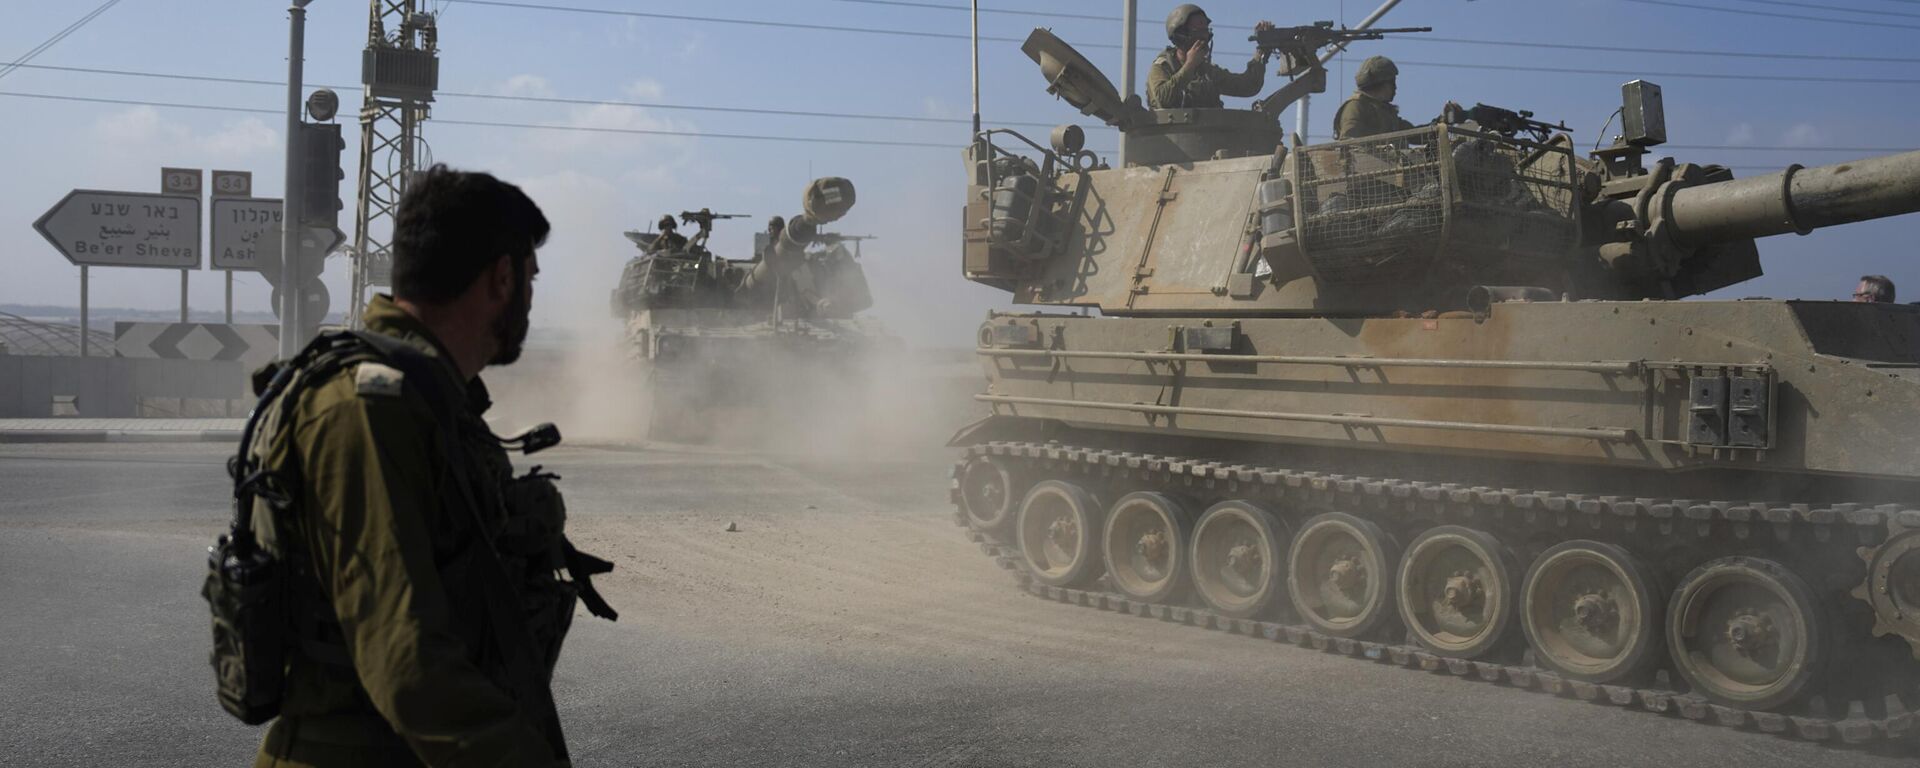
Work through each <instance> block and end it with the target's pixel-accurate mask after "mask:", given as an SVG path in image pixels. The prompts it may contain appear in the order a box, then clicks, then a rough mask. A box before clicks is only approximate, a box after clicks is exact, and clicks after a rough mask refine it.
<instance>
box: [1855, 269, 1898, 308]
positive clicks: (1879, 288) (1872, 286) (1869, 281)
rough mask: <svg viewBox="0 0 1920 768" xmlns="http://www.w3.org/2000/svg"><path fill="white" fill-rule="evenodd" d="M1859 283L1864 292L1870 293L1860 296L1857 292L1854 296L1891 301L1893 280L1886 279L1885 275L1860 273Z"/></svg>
mask: <svg viewBox="0 0 1920 768" xmlns="http://www.w3.org/2000/svg"><path fill="white" fill-rule="evenodd" d="M1860 285H1862V286H1864V287H1865V288H1866V290H1865V291H1864V292H1865V293H1870V294H1872V295H1871V296H1860V295H1859V294H1855V298H1871V299H1872V300H1873V301H1884V302H1887V303H1889V304H1891V303H1893V300H1894V299H1893V281H1892V280H1889V279H1887V276H1886V275H1861V276H1860Z"/></svg>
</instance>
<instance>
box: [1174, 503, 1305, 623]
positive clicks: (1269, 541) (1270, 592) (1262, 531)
mask: <svg viewBox="0 0 1920 768" xmlns="http://www.w3.org/2000/svg"><path fill="white" fill-rule="evenodd" d="M1285 537H1286V529H1285V528H1283V527H1281V523H1280V520H1279V518H1276V517H1274V516H1273V515H1272V513H1269V512H1267V511H1266V510H1264V509H1261V508H1260V507H1258V506H1255V505H1253V504H1250V503H1248V502H1244V501H1223V502H1220V503H1218V504H1215V505H1213V506H1212V507H1209V508H1208V509H1207V511H1206V512H1205V513H1204V514H1202V515H1200V522H1199V523H1196V524H1195V525H1194V526H1193V545H1192V549H1193V552H1192V557H1191V558H1189V559H1190V561H1191V562H1192V563H1193V588H1194V591H1195V592H1198V593H1200V599H1201V600H1203V601H1205V602H1206V604H1207V605H1208V606H1209V607H1212V608H1213V609H1214V610H1215V611H1219V612H1220V613H1223V614H1226V615H1228V616H1233V617H1235V618H1247V617H1250V616H1254V615H1256V614H1259V613H1261V612H1263V611H1265V610H1266V609H1267V608H1269V607H1271V606H1272V605H1273V604H1274V603H1275V601H1277V600H1278V599H1279V598H1280V593H1281V587H1280V579H1281V574H1283V573H1285V569H1284V568H1282V567H1281V558H1282V557H1284V556H1285V555H1284V554H1282V553H1284V552H1285V551H1286V550H1284V549H1282V548H1281V547H1282V541H1283V540H1284V539H1285Z"/></svg>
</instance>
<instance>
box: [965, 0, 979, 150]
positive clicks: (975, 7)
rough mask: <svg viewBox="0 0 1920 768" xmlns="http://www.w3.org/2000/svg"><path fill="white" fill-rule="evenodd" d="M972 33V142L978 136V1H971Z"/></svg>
mask: <svg viewBox="0 0 1920 768" xmlns="http://www.w3.org/2000/svg"><path fill="white" fill-rule="evenodd" d="M972 8H973V32H972V33H971V34H970V35H969V36H968V39H970V40H972V41H973V136H969V137H967V140H968V141H973V140H974V138H975V137H978V136H979V135H980V0H973V6H972Z"/></svg>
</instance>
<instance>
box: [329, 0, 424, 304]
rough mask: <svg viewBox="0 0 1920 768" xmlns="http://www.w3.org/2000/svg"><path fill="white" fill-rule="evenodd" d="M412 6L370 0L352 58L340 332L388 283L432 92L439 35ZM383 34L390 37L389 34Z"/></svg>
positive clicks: (413, 2)
mask: <svg viewBox="0 0 1920 768" xmlns="http://www.w3.org/2000/svg"><path fill="white" fill-rule="evenodd" d="M420 5H421V3H420V0H371V3H370V6H369V11H368V18H367V48H366V52H365V53H364V54H363V55H362V56H361V59H360V83H361V84H362V85H363V86H365V90H366V97H365V101H364V102H363V103H362V105H361V107H360V179H359V193H358V195H357V196H356V199H355V202H354V217H353V223H354V227H353V251H352V254H351V256H352V263H353V269H352V272H353V277H352V286H351V288H350V289H349V293H348V296H347V325H348V326H349V327H352V328H359V327H361V326H362V324H363V322H364V321H363V318H362V317H361V313H362V312H364V311H365V309H366V303H367V292H368V291H369V290H370V289H372V288H373V286H379V285H390V284H391V281H392V279H393V222H394V218H395V216H396V215H397V214H398V213H399V210H400V198H401V196H403V195H405V194H406V192H407V183H408V182H409V181H410V180H411V178H412V176H413V172H414V169H415V168H417V167H418V164H419V161H420V157H419V150H420V149H421V148H423V144H424V142H422V140H421V139H420V123H421V122H422V121H424V120H426V119H427V116H428V111H429V105H431V104H432V103H433V92H434V91H435V90H436V89H438V88H439V87H440V58H439V53H438V47H439V29H438V27H437V25H436V23H435V21H434V18H433V15H432V14H429V13H424V12H422V11H421V10H420ZM388 30H393V32H392V33H391V34H389V32H388Z"/></svg>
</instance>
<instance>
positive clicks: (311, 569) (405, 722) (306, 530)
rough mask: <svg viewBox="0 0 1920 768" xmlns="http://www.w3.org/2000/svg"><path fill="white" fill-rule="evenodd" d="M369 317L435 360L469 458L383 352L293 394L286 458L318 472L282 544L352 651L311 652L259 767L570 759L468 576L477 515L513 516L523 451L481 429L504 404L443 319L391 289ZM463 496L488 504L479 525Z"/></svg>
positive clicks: (495, 520)
mask: <svg viewBox="0 0 1920 768" xmlns="http://www.w3.org/2000/svg"><path fill="white" fill-rule="evenodd" d="M366 325H367V329H368V330H369V331H372V332H374V333H378V334H383V335H387V336H393V337H397V338H400V339H402V340H404V341H406V342H407V343H409V344H411V345H413V346H415V347H417V348H419V349H421V350H422V351H423V352H426V353H428V354H429V356H430V357H432V358H433V362H434V363H435V365H434V366H433V367H434V368H436V369H437V370H436V371H435V373H436V374H437V375H439V376H441V377H442V380H441V381H440V383H439V386H438V387H437V391H438V392H440V393H443V394H444V395H445V396H446V397H449V398H452V399H455V400H457V401H458V402H456V403H453V405H454V409H453V412H454V413H458V414H462V416H461V417H460V418H461V421H462V424H463V428H462V429H460V430H458V431H457V432H456V434H459V435H460V438H459V443H460V445H459V447H458V448H456V449H455V450H454V451H453V453H454V454H455V455H452V456H449V455H448V452H447V451H446V450H444V449H443V444H444V442H445V441H443V440H441V439H440V438H439V436H440V435H442V434H445V433H443V432H442V431H440V430H441V428H440V427H439V426H438V424H437V423H436V421H435V419H434V415H433V414H434V412H433V411H432V410H430V409H429V406H428V405H427V404H426V402H425V401H424V399H423V398H422V397H420V396H419V394H418V393H419V392H422V391H434V390H423V389H422V388H420V387H418V386H417V383H410V382H407V381H405V380H404V378H405V377H404V376H402V375H401V374H400V373H399V372H398V371H397V370H396V369H393V368H390V367H387V366H384V365H380V364H378V363H360V364H358V365H354V366H349V367H347V368H345V369H343V370H341V371H340V372H339V373H337V374H336V375H334V376H332V377H331V378H330V379H328V380H326V381H322V382H316V384H315V387H314V388H313V389H311V390H308V391H307V393H306V394H305V395H304V396H302V397H301V398H300V399H299V401H298V402H296V403H287V404H282V408H283V412H284V414H287V415H284V416H283V417H282V418H284V419H287V420H286V421H285V423H286V424H287V425H288V429H287V431H286V434H287V435H288V436H287V438H285V439H282V440H281V441H280V442H279V444H278V446H276V447H275V448H273V449H272V450H271V451H270V452H269V453H268V457H269V462H270V465H271V466H281V467H288V468H289V469H290V470H292V471H293V472H294V473H295V474H297V476H298V477H299V478H300V479H301V480H300V482H299V484H298V487H297V489H296V490H295V491H294V496H295V503H294V505H293V507H292V508H293V509H294V510H296V511H297V512H296V514H295V515H294V516H293V518H292V520H293V522H292V524H291V525H289V526H288V529H286V530H279V531H278V532H277V534H276V535H277V536H284V537H286V539H287V540H286V541H284V542H282V543H281V544H280V545H278V546H277V547H276V548H279V549H281V550H282V551H283V552H291V553H292V554H291V556H290V559H291V561H292V562H294V563H296V564H297V566H296V570H298V571H301V572H303V573H302V575H303V579H301V581H302V582H303V583H301V584H300V585H298V586H296V587H295V589H296V590H302V589H305V590H307V592H308V593H314V592H317V593H318V594H317V596H315V597H313V598H311V599H308V600H305V601H298V600H296V602H295V603H294V605H295V606H297V607H296V608H295V613H296V614H298V613H301V612H302V609H303V608H305V609H309V612H311V609H314V608H318V609H320V610H321V611H323V612H324V613H322V615H324V616H326V618H327V619H328V620H329V621H331V620H335V619H337V622H338V624H337V628H333V627H330V628H329V629H325V630H318V631H319V632H321V633H322V634H325V635H330V636H331V637H325V638H321V640H330V641H331V642H332V643H334V644H337V646H338V647H341V648H343V649H344V650H345V656H346V659H344V660H334V661H331V662H329V661H323V660H318V659H316V658H315V657H317V656H320V655H321V654H318V653H313V652H308V653H302V652H300V651H298V650H296V652H295V653H294V658H293V659H292V660H291V661H290V662H289V666H288V677H287V683H286V691H285V698H284V701H283V703H282V706H281V711H280V717H279V718H278V719H277V720H275V721H274V722H273V724H272V726H271V728H270V729H269V730H268V732H267V734H266V737H265V739H264V740H263V741H262V743H261V746H260V752H259V755H258V757H257V758H256V760H255V763H254V764H255V765H256V766H326V765H354V766H386V765H420V764H428V765H530V766H539V765H564V764H565V763H564V761H562V760H560V759H558V758H556V757H555V755H556V754H563V751H562V750H564V747H563V746H562V747H560V749H556V748H555V745H550V744H549V743H548V742H547V740H546V738H545V737H543V735H542V731H541V729H540V728H539V727H537V726H536V725H535V722H534V716H533V715H530V714H529V711H528V709H527V707H526V706H524V705H522V704H517V703H516V701H515V698H514V697H513V696H512V695H511V694H510V693H509V692H508V691H509V687H508V684H507V682H506V681H507V680H508V679H509V676H508V673H507V671H506V670H505V668H504V664H503V663H502V662H501V661H500V660H499V659H500V653H499V652H498V651H497V650H496V649H497V647H498V646H497V644H496V643H494V641H493V640H492V631H491V626H492V625H490V624H489V623H488V622H487V620H486V615H487V614H486V608H485V605H486V603H484V602H483V601H484V600H485V596H484V595H481V594H479V593H478V592H477V589H478V587H477V586H476V584H477V583H478V582H477V581H476V580H475V579H473V578H470V577H467V576H466V575H465V574H467V573H470V572H471V567H472V562H473V555H474V548H475V547H479V546H486V545H485V543H484V542H481V541H478V539H477V537H476V534H477V533H478V531H476V530H475V528H476V526H478V525H484V526H489V527H492V528H493V530H492V531H489V532H488V533H487V535H488V536H489V537H492V536H493V535H494V534H496V533H498V532H499V528H500V526H504V525H505V524H506V520H507V514H506V511H505V509H506V506H505V503H504V502H503V492H502V491H501V488H502V483H503V482H505V481H506V479H507V478H508V476H509V475H510V473H511V471H512V470H511V466H510V465H509V464H508V461H507V456H506V453H505V451H504V450H503V449H502V448H501V447H500V446H499V445H498V444H497V443H494V442H492V441H491V440H483V439H479V437H478V435H490V433H486V432H485V431H484V424H483V423H482V424H480V430H481V431H480V432H479V433H478V435H477V434H476V433H475V432H474V431H473V430H472V429H471V428H470V427H471V426H472V425H473V423H478V420H479V414H480V413H482V412H484V411H485V409H486V407H487V406H488V404H489V402H488V399H487V394H486V387H485V386H484V385H483V384H481V383H480V381H479V379H477V378H476V379H473V380H472V381H471V382H467V381H463V380H462V379H461V377H460V375H459V373H458V370H457V369H456V368H455V367H454V365H453V364H452V361H451V359H450V358H449V356H448V353H447V351H446V350H445V348H443V347H442V346H441V345H440V344H439V342H438V341H437V340H436V339H434V338H433V336H432V334H431V333H430V332H429V331H428V330H427V328H426V326H424V325H423V324H421V323H420V322H419V321H418V320H416V319H414V318H413V317H412V316H410V315H408V314H407V313H405V312H404V311H402V310H401V309H400V308H399V307H398V306H397V305H396V304H394V302H393V301H392V300H391V299H388V298H387V297H385V296H378V297H375V298H374V299H373V301H372V302H371V303H370V304H369V305H368V307H367V311H366ZM284 409H291V410H284ZM449 461H460V462H463V466H464V467H465V472H464V475H463V476H464V477H467V478H470V479H471V481H470V482H468V483H467V485H468V486H469V488H470V489H471V491H470V492H469V493H466V494H462V493H461V492H460V491H459V490H458V489H457V488H455V487H453V486H452V485H451V484H452V483H454V482H456V481H455V480H454V477H455V475H453V474H451V473H449V472H447V471H446V469H447V466H448V465H447V462H449ZM461 499H472V500H473V502H472V503H473V504H477V505H478V506H479V507H480V514H479V516H478V518H477V520H478V522H476V517H475V516H474V515H473V514H472V511H471V510H470V509H468V504H467V503H466V502H464V501H460V500H461ZM260 514H261V513H258V512H256V521H257V522H261V521H260ZM260 527H262V528H263V529H271V524H264V525H261V526H260ZM288 546H290V547H291V549H288V548H287V547H288ZM570 607H571V606H570V604H569V609H570ZM329 614H330V615H329ZM295 623H296V626H298V625H300V624H301V623H302V621H301V620H300V619H298V618H296V621H295ZM309 640H310V638H303V642H307V641H309ZM312 645H315V646H317V645H319V643H312ZM341 661H348V662H350V666H349V665H343V664H341V663H340V662H341ZM556 733H557V729H556Z"/></svg>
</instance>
